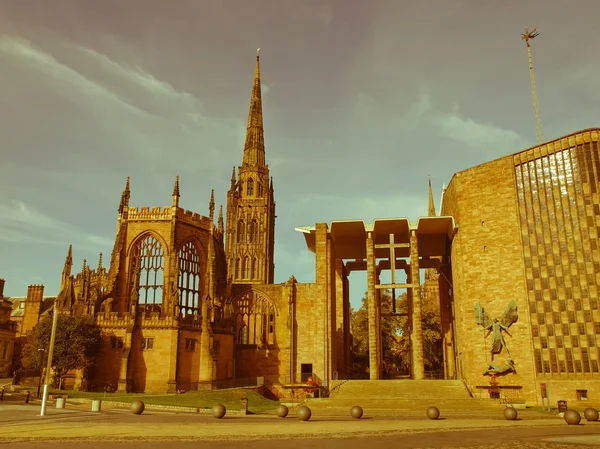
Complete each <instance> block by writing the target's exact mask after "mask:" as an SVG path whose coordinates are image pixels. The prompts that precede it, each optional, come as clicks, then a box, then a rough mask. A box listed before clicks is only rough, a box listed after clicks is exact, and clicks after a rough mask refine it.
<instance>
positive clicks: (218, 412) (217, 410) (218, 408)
mask: <svg viewBox="0 0 600 449" xmlns="http://www.w3.org/2000/svg"><path fill="white" fill-rule="evenodd" d="M225 413H227V410H226V409H225V406H224V405H223V404H217V405H215V406H214V407H213V408H212V415H213V417H215V418H217V419H221V418H223V416H225Z"/></svg>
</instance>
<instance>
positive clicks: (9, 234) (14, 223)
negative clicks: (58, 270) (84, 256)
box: [0, 200, 114, 251]
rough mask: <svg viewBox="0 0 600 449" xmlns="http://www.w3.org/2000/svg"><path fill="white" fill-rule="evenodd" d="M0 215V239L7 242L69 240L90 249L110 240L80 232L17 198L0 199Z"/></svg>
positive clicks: (56, 242)
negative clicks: (1, 200)
mask: <svg viewBox="0 0 600 449" xmlns="http://www.w3.org/2000/svg"><path fill="white" fill-rule="evenodd" d="M0 216H1V217H2V218H3V220H2V222H1V223H0V240H2V241H5V242H9V243H18V244H28V243H32V242H37V243H44V244H49V245H68V244H70V243H73V244H74V245H78V246H80V247H81V248H84V249H86V250H90V251H96V250H99V249H103V248H106V247H109V248H110V247H112V245H113V243H114V241H113V240H112V239H109V238H106V237H103V236H99V235H94V234H90V233H87V232H84V231H82V230H80V229H77V228H75V227H73V226H71V225H69V224H68V223H65V222H63V221H61V220H58V219H57V218H54V217H52V216H50V215H47V214H44V213H42V212H40V211H39V210H36V209H34V208H33V207H31V206H29V205H28V204H26V203H24V202H22V201H18V200H12V201H10V202H8V204H6V203H3V202H0Z"/></svg>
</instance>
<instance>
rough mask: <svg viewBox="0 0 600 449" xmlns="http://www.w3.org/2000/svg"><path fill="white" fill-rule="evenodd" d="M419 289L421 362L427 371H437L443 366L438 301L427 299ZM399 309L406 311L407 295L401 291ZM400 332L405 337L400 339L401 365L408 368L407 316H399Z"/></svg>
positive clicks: (408, 329) (408, 322) (408, 333)
mask: <svg viewBox="0 0 600 449" xmlns="http://www.w3.org/2000/svg"><path fill="white" fill-rule="evenodd" d="M423 293H424V290H423V289H421V328H422V330H423V362H424V364H425V369H426V370H429V371H439V370H442V369H443V366H444V356H443V347H442V332H441V330H442V322H441V318H440V304H439V301H436V300H435V299H434V300H431V299H429V300H428V299H427V298H426V297H425V296H424V295H423ZM398 303H399V304H398V305H399V309H400V310H401V311H402V313H406V312H407V303H408V301H407V296H406V293H403V294H402V296H401V297H400V300H399V301H398ZM401 328H402V333H403V335H404V336H406V338H402V339H401V340H400V354H401V355H402V365H403V366H404V367H405V368H407V369H410V362H411V357H410V339H409V338H408V336H409V335H410V321H409V317H407V316H406V317H402V318H401Z"/></svg>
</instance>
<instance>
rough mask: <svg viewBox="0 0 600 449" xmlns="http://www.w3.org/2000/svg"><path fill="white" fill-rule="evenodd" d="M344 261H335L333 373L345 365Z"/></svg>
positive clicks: (341, 369) (342, 368)
mask: <svg viewBox="0 0 600 449" xmlns="http://www.w3.org/2000/svg"><path fill="white" fill-rule="evenodd" d="M344 297H345V295H344V261H343V260H342V259H335V327H334V329H333V334H334V335H335V339H334V341H335V346H334V354H335V356H334V361H335V366H334V367H333V370H334V371H338V374H339V371H343V370H344V367H345V365H346V360H345V355H346V350H345V346H344V341H345V339H344V327H345V325H344V318H345V317H344ZM338 377H339V375H338Z"/></svg>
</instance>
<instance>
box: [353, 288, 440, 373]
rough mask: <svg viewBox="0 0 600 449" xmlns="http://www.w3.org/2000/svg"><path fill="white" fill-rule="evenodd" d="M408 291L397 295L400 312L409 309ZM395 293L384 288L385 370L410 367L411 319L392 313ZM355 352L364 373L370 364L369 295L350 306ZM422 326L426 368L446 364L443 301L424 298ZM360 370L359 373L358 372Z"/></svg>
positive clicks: (382, 301)
mask: <svg viewBox="0 0 600 449" xmlns="http://www.w3.org/2000/svg"><path fill="white" fill-rule="evenodd" d="M407 302H408V301H407V295H406V293H403V294H402V295H401V296H400V297H399V298H396V312H397V313H407ZM392 311H393V307H392V294H391V291H390V290H382V291H381V338H382V349H383V354H382V360H383V363H384V372H385V371H386V369H385V368H386V367H388V369H389V367H393V366H396V367H402V368H404V369H405V370H409V369H410V363H411V354H410V338H409V335H410V321H409V317H407V316H399V315H392ZM350 313H351V319H350V332H351V333H352V354H353V356H354V364H355V366H356V369H357V371H359V372H361V373H364V372H365V369H366V367H367V366H368V365H369V324H368V323H369V320H368V304H367V298H366V295H365V297H364V298H363V299H362V306H361V308H360V309H358V310H354V309H350ZM421 315H422V322H421V326H422V329H423V359H424V364H425V368H426V369H427V370H431V371H437V370H440V369H442V367H443V355H442V336H441V321H440V311H439V303H438V302H437V301H425V298H424V297H422V300H421ZM356 374H358V373H356Z"/></svg>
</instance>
